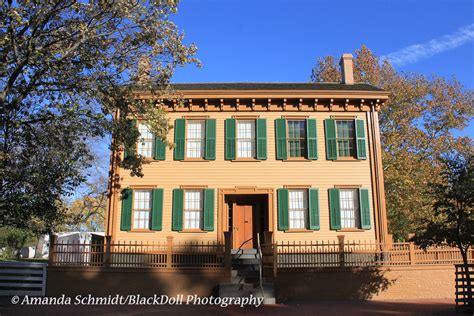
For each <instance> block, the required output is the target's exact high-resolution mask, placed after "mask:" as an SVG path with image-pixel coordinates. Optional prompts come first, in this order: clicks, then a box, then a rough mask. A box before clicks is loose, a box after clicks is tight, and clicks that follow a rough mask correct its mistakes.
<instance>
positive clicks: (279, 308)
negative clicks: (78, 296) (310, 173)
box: [0, 298, 456, 316]
mask: <svg viewBox="0 0 474 316" xmlns="http://www.w3.org/2000/svg"><path fill="white" fill-rule="evenodd" d="M156 314H158V315H194V316H197V315H212V316H216V315H219V316H227V315H246V316H250V315H272V316H274V315H298V316H304V315H344V316H349V315H417V316H419V315H456V313H455V311H454V304H453V301H452V300H410V301H366V302H360V301H321V302H312V303H301V304H290V305H273V306H263V307H259V308H255V307H244V308H240V307H235V306H232V307H227V308H221V307H216V306H19V305H12V304H11V303H10V301H9V300H7V299H6V298H1V299H0V315H1V316H7V315H15V316H19V315H67V316H75V315H77V316H79V315H80V316H84V315H85V316H95V315H113V316H117V315H156Z"/></svg>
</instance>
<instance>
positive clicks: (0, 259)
mask: <svg viewBox="0 0 474 316" xmlns="http://www.w3.org/2000/svg"><path fill="white" fill-rule="evenodd" d="M12 261H15V262H44V263H46V262H48V258H20V259H18V258H0V262H12Z"/></svg>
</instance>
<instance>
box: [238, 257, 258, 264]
mask: <svg viewBox="0 0 474 316" xmlns="http://www.w3.org/2000/svg"><path fill="white" fill-rule="evenodd" d="M232 264H233V265H234V264H245V265H259V264H260V260H258V259H257V258H250V259H232Z"/></svg>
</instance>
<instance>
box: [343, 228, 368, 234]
mask: <svg viewBox="0 0 474 316" xmlns="http://www.w3.org/2000/svg"><path fill="white" fill-rule="evenodd" d="M336 231H337V232H343V233H344V232H347V233H356V232H365V231H366V229H362V228H343V229H338V230H336Z"/></svg>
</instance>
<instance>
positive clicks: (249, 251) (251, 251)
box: [230, 248, 257, 255]
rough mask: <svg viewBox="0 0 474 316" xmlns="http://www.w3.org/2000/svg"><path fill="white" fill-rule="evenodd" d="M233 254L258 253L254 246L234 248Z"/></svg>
mask: <svg viewBox="0 0 474 316" xmlns="http://www.w3.org/2000/svg"><path fill="white" fill-rule="evenodd" d="M230 253H231V254H233V255H236V254H248V255H252V254H256V253H257V249H254V248H250V249H232V250H231V251H230Z"/></svg>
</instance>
